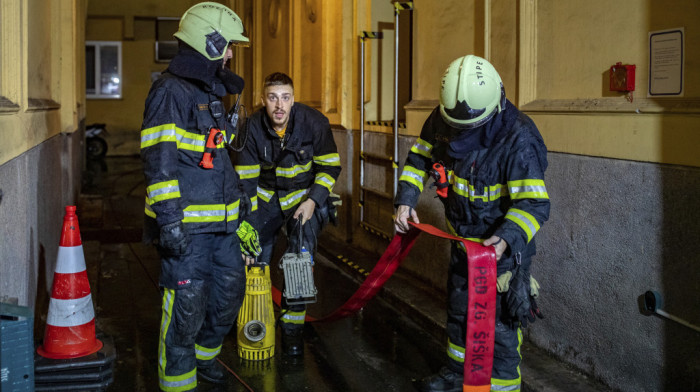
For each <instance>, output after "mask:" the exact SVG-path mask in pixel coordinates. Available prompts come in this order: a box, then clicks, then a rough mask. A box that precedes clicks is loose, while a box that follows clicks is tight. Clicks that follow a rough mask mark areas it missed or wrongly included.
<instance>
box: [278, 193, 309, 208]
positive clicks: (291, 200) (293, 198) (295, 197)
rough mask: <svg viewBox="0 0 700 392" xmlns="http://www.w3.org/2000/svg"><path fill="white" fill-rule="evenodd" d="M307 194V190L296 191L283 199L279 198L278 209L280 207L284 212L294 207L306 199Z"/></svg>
mask: <svg viewBox="0 0 700 392" xmlns="http://www.w3.org/2000/svg"><path fill="white" fill-rule="evenodd" d="M308 192H309V190H308V189H300V190H298V191H294V192H292V193H290V194H288V195H287V196H285V197H280V207H282V211H286V210H288V209H290V208H292V207H294V206H295V205H297V204H299V202H300V201H301V200H302V199H303V198H304V197H306V194H307V193H308Z"/></svg>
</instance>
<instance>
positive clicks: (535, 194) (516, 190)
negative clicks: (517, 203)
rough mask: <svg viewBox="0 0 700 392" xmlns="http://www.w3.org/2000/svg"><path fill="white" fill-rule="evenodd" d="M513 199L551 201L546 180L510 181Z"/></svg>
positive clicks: (509, 187)
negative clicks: (545, 183)
mask: <svg viewBox="0 0 700 392" xmlns="http://www.w3.org/2000/svg"><path fill="white" fill-rule="evenodd" d="M508 190H509V192H510V198H511V199H514V200H515V199H549V194H547V188H546V187H545V186H544V180H517V181H508Z"/></svg>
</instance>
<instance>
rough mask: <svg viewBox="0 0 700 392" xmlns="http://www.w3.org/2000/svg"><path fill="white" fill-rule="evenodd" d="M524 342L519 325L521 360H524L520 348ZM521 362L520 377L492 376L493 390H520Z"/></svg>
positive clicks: (516, 391) (517, 391)
mask: <svg viewBox="0 0 700 392" xmlns="http://www.w3.org/2000/svg"><path fill="white" fill-rule="evenodd" d="M522 344H523V330H522V329H520V327H518V356H519V357H520V362H522V359H523V356H522V354H521V353H520V348H521V347H522ZM520 362H518V368H517V370H518V378H516V379H513V380H503V379H498V378H491V390H492V391H512V392H520V384H521V379H522V376H521V374H520Z"/></svg>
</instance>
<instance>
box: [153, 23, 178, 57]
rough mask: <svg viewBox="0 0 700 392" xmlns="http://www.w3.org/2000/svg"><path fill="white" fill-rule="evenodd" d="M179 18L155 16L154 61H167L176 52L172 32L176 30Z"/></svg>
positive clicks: (175, 42) (175, 43)
mask: <svg viewBox="0 0 700 392" xmlns="http://www.w3.org/2000/svg"><path fill="white" fill-rule="evenodd" d="M179 24H180V18H167V17H159V18H156V62H157V63H169V62H170V60H172V59H173V57H175V55H176V54H177V49H178V48H177V41H176V40H175V38H174V37H173V34H175V32H176V31H177V30H178V27H179Z"/></svg>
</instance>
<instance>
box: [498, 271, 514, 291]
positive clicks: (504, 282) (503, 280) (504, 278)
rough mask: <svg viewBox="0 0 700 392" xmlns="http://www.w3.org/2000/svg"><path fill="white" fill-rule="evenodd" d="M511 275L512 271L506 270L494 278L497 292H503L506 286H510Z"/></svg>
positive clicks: (506, 288) (506, 289)
mask: <svg viewBox="0 0 700 392" xmlns="http://www.w3.org/2000/svg"><path fill="white" fill-rule="evenodd" d="M512 276H513V273H512V272H510V271H506V272H504V273H502V274H501V275H500V276H499V277H498V279H497V280H496V287H497V288H498V292H499V293H505V292H506V291H508V287H509V286H510V278H511V277H512Z"/></svg>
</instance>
